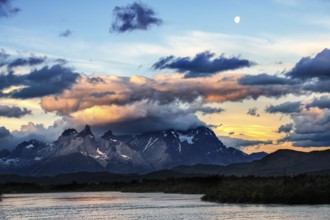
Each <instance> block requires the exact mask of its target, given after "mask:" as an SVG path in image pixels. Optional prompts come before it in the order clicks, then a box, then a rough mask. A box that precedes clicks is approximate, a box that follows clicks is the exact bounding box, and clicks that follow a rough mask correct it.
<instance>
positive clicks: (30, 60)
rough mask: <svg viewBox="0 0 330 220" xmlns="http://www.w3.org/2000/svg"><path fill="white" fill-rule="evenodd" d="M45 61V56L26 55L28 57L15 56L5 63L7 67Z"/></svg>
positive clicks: (31, 64)
mask: <svg viewBox="0 0 330 220" xmlns="http://www.w3.org/2000/svg"><path fill="white" fill-rule="evenodd" d="M46 61H47V58H46V57H33V56H32V57H28V58H16V59H14V60H12V61H10V62H8V63H7V67H8V68H9V69H11V68H15V67H20V66H36V65H40V64H43V63H45V62H46Z"/></svg>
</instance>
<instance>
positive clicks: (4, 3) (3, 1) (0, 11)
mask: <svg viewBox="0 0 330 220" xmlns="http://www.w3.org/2000/svg"><path fill="white" fill-rule="evenodd" d="M20 11H21V9H20V8H17V7H12V5H11V0H0V18H2V17H9V16H12V15H15V14H17V13H18V12H20Z"/></svg>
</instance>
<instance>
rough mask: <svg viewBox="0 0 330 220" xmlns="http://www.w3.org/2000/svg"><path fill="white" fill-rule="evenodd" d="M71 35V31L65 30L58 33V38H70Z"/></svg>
mask: <svg viewBox="0 0 330 220" xmlns="http://www.w3.org/2000/svg"><path fill="white" fill-rule="evenodd" d="M72 34H73V32H72V30H69V29H66V30H64V31H62V32H60V33H59V35H58V36H59V37H70V36H71V35H72Z"/></svg>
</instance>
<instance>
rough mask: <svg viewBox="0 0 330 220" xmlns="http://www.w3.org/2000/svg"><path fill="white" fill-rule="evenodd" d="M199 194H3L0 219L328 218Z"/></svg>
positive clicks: (318, 212)
mask: <svg viewBox="0 0 330 220" xmlns="http://www.w3.org/2000/svg"><path fill="white" fill-rule="evenodd" d="M200 197H201V195H180V194H163V193H142V194H138V193H118V192H88V193H85V192H84V193H43V194H24V195H22V194H16V195H5V197H4V199H3V201H2V202H1V203H0V219H192V220H194V219H328V213H330V206H328V205H324V206H285V205H237V204H215V203H207V202H201V201H200Z"/></svg>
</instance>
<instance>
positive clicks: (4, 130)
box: [0, 127, 10, 139]
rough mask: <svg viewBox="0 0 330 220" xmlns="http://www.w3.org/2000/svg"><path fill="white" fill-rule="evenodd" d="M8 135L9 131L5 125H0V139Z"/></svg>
mask: <svg viewBox="0 0 330 220" xmlns="http://www.w3.org/2000/svg"><path fill="white" fill-rule="evenodd" d="M8 136H10V131H9V130H8V129H7V128H5V127H0V139H2V138H5V137H8Z"/></svg>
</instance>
